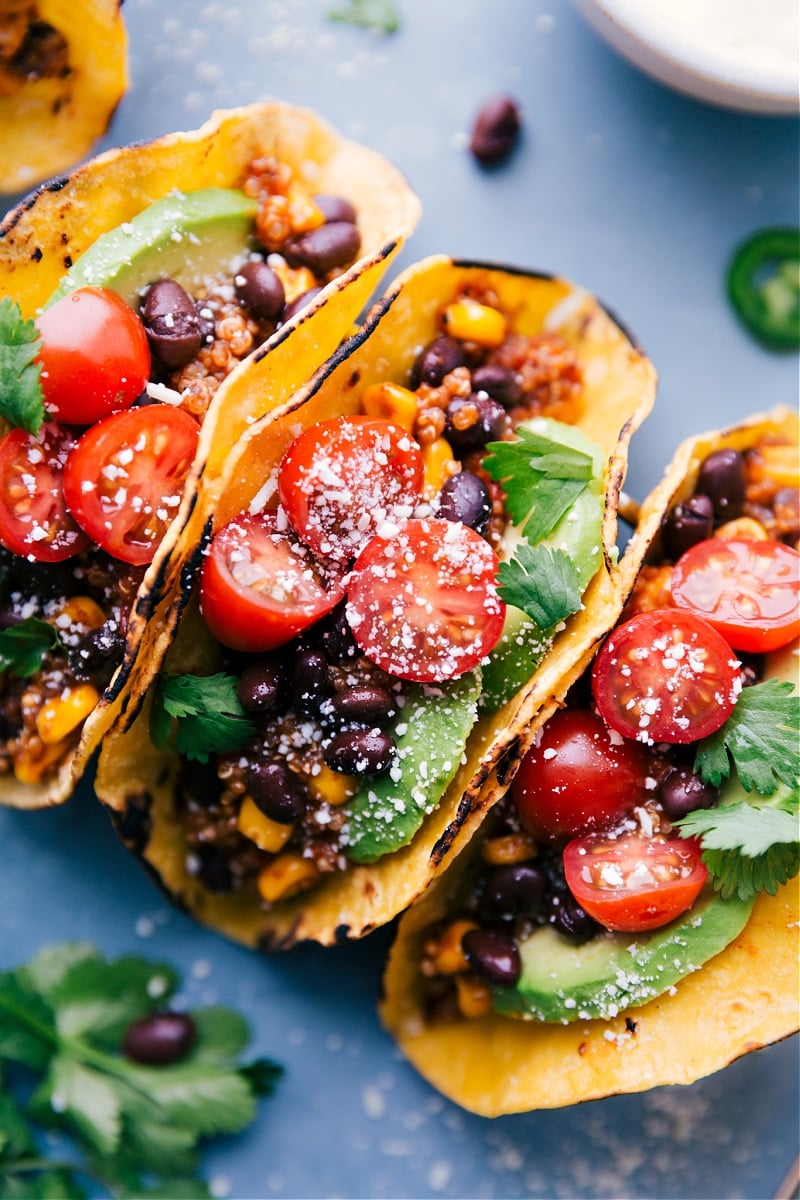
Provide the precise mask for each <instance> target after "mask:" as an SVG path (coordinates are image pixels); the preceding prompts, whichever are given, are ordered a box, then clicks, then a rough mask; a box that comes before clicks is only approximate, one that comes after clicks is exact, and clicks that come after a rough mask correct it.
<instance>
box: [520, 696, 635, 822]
mask: <svg viewBox="0 0 800 1200" xmlns="http://www.w3.org/2000/svg"><path fill="white" fill-rule="evenodd" d="M649 770H650V755H649V753H648V752H647V751H646V750H645V748H644V747H643V746H640V745H639V744H638V742H632V741H630V740H627V741H626V740H624V739H623V738H621V737H620V736H619V734H618V733H616V732H613V731H610V730H609V729H608V727H607V725H606V724H605V722H604V721H602V720H601V719H600V717H597V716H595V714H594V713H591V712H587V711H586V710H584V709H578V708H564V709H561V711H560V712H557V713H555V714H554V716H552V717H551V718H550V720H549V721H547V723H546V724H545V726H544V728H543V730H542V735H541V738H540V740H539V741H538V743H537V744H536V745H535V746H532V747H531V749H530V750H529V751H528V752H527V754H525V756H524V757H523V759H522V762H521V763H520V766H519V770H518V771H517V774H516V776H515V777H514V781H513V783H512V784H511V795H512V797H513V799H514V803H515V804H516V806H517V809H518V811H519V814H520V816H521V817H522V820H523V823H524V824H525V826H526V827H527V828H528V829H529V830H530V831H531V833H533V834H535V835H536V836H537V837H544V838H554V839H555V838H568V837H575V836H576V834H579V833H583V832H584V831H586V830H590V829H604V828H608V827H609V825H612V824H617V823H618V822H619V820H620V818H622V817H624V816H626V815H627V814H628V813H629V812H631V811H632V810H633V809H634V808H635V807H636V806H637V805H638V804H642V803H644V801H645V800H646V799H647V777H648V772H649Z"/></svg>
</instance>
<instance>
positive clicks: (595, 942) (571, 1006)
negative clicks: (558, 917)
mask: <svg viewBox="0 0 800 1200" xmlns="http://www.w3.org/2000/svg"><path fill="white" fill-rule="evenodd" d="M752 907H753V901H752V900H750V901H742V900H739V899H738V898H736V899H731V900H720V899H719V898H718V897H716V896H715V895H714V894H713V893H712V892H711V891H710V890H709V892H708V893H706V894H705V895H704V896H702V897H701V898H700V900H698V902H697V903H696V904H695V905H694V906H693V907H692V909H691V910H690V911H689V912H688V913H686V914H684V916H682V917H680V918H678V919H677V920H675V921H672V922H671V923H670V924H669V925H665V926H664V927H663V928H661V929H657V930H654V931H653V932H652V933H649V934H625V933H606V934H604V935H601V936H598V937H595V938H593V939H592V941H591V942H588V943H586V944H585V945H583V946H573V945H571V944H570V943H569V942H567V940H566V939H565V938H563V937H562V936H561V935H560V934H558V933H556V932H555V930H554V929H553V928H552V927H551V926H549V925H543V926H542V927H541V928H540V929H537V930H536V932H535V933H533V934H532V935H531V936H530V937H529V938H527V940H526V941H525V942H524V943H523V945H522V947H521V955H522V975H521V976H520V979H519V981H518V982H517V983H516V984H515V985H514V987H513V988H510V987H506V988H501V987H497V988H494V989H493V1004H494V1008H495V1009H496V1011H497V1012H500V1013H503V1015H504V1016H508V1017H522V1018H524V1019H527V1020H535V1021H550V1022H560V1023H562V1024H566V1023H568V1022H570V1021H583V1020H592V1019H594V1018H597V1017H599V1018H601V1019H605V1020H608V1019H610V1018H611V1017H615V1016H617V1014H618V1013H620V1012H623V1011H624V1010H625V1009H626V1008H631V1007H633V1006H635V1005H638V1004H645V1003H646V1002H647V1001H648V1000H652V998H653V997H654V996H659V995H661V993H662V992H666V991H668V990H669V989H670V988H671V987H674V985H675V984H676V983H678V981H679V980H681V979H682V978H683V977H684V976H685V975H688V974H689V973H690V972H691V971H696V970H697V968H698V967H700V966H702V964H703V963H704V962H707V961H708V959H710V958H713V957H714V955H715V954H719V953H720V951H721V950H724V949H725V947H726V946H727V945H729V943H730V942H732V941H733V939H734V938H735V937H738V935H739V934H740V933H741V931H742V930H743V929H744V927H745V925H746V924H747V921H748V919H749V917H750V912H751V910H752Z"/></svg>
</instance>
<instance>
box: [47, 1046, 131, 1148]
mask: <svg viewBox="0 0 800 1200" xmlns="http://www.w3.org/2000/svg"><path fill="white" fill-rule="evenodd" d="M29 1110H30V1112H31V1114H32V1115H33V1116H34V1117H36V1119H37V1120H39V1121H41V1122H42V1123H43V1124H49V1123H54V1124H55V1123H57V1124H61V1122H64V1123H66V1124H69V1125H70V1126H71V1127H72V1128H74V1129H75V1131H76V1132H77V1133H78V1134H79V1136H80V1137H81V1138H83V1139H84V1140H85V1141H86V1142H87V1144H88V1145H89V1146H90V1147H91V1148H92V1149H94V1150H96V1151H97V1152H98V1153H99V1154H101V1155H104V1156H105V1155H111V1154H113V1153H114V1152H115V1150H116V1149H117V1147H118V1145H119V1139H120V1134H121V1131H122V1125H121V1114H120V1104H119V1100H118V1098H117V1094H116V1089H115V1087H114V1084H113V1082H112V1080H110V1079H108V1078H106V1076H105V1075H103V1074H102V1072H101V1071H99V1070H96V1069H95V1068H94V1067H91V1066H86V1065H85V1064H84V1063H82V1062H80V1061H79V1060H78V1058H77V1057H75V1055H74V1054H73V1052H72V1051H71V1050H64V1051H63V1052H61V1053H58V1054H56V1055H55V1057H54V1058H53V1060H52V1062H51V1063H50V1070H49V1072H48V1074H47V1075H46V1076H45V1078H44V1080H43V1081H42V1083H41V1085H40V1086H39V1087H38V1088H37V1090H36V1091H35V1092H34V1094H33V1096H32V1097H31V1100H30V1104H29Z"/></svg>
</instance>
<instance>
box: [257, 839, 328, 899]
mask: <svg viewBox="0 0 800 1200" xmlns="http://www.w3.org/2000/svg"><path fill="white" fill-rule="evenodd" d="M318 879H319V871H318V870H317V868H316V866H315V865H314V863H313V862H312V861H311V859H309V858H302V857H301V856H300V855H299V854H293V853H292V852H291V851H290V850H284V852H283V854H280V855H279V856H278V857H277V858H276V859H274V861H273V862H271V863H269V864H268V866H266V867H264V869H263V870H262V871H260V872H259V876H258V880H257V884H258V890H259V892H260V893H261V898H262V900H266V902H267V904H274V903H275V902H276V901H277V900H287V899H288V898H289V897H290V896H294V895H296V894H297V893H298V892H303V891H305V890H306V889H307V888H310V887H313V886H314V884H315V883H316V882H317V880H318Z"/></svg>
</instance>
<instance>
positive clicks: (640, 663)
mask: <svg viewBox="0 0 800 1200" xmlns="http://www.w3.org/2000/svg"><path fill="white" fill-rule="evenodd" d="M798 528H799V527H798V459H797V417H796V415H795V414H793V413H790V412H789V411H788V410H776V411H775V412H773V413H771V414H769V415H767V416H766V417H758V418H755V419H753V420H751V421H749V422H747V423H745V424H743V425H741V426H738V427H736V428H733V429H729V430H727V431H725V432H723V433H719V434H716V433H714V434H708V435H705V436H702V437H697V438H693V439H691V440H689V441H687V442H685V443H684V444H683V445H682V446H681V447H680V449H679V451H678V453H677V455H676V457H675V459H674V460H673V462H672V465H671V466H670V468H669V469H668V471H667V473H666V476H665V479H664V481H663V483H662V484H661V485H660V486H659V487H658V488H657V489H656V490H655V492H654V493H653V494H652V495H651V497H650V498H649V499H648V500H647V501H646V502H645V504H644V505H643V507H642V510H641V520H640V523H639V526H638V530H637V533H636V535H635V537H634V538H633V539H632V541H631V543H630V545H629V549H628V551H627V553H626V555H625V556H624V558H623V560H622V562H621V565H620V575H621V576H622V578H623V579H624V581H625V586H626V587H627V589H628V590H629V592H630V598H629V600H628V603H627V606H626V609H625V611H624V614H623V618H622V620H621V622H620V623H619V624H618V625H617V626H616V628H615V629H614V630H613V632H612V633H611V634H610V635H609V637H608V638H607V640H606V641H605V643H604V644H603V647H602V649H601V650H600V653H599V655H598V656H597V657H596V658H595V657H594V656H593V655H592V654H586V655H585V656H584V658H583V660H582V661H577V660H576V661H575V663H574V664H573V666H572V667H571V668H570V670H569V671H567V673H566V677H565V679H564V680H562V681H561V685H560V686H561V690H562V692H566V697H565V702H564V704H563V705H562V704H559V705H557V706H556V707H555V708H554V707H553V706H552V705H550V706H545V707H544V708H543V710H542V713H541V714H540V716H539V717H538V718H537V719H536V720H535V721H534V722H532V723H531V725H530V726H529V727H528V730H527V731H526V736H525V738H524V739H523V740H522V741H521V742H520V745H519V750H520V753H519V755H518V758H517V760H516V762H515V764H514V769H513V770H510V771H509V773H508V774H507V776H506V779H505V782H506V783H509V782H510V789H509V791H508V792H507V793H506V794H505V796H504V798H503V799H502V801H500V802H498V803H497V804H496V805H495V806H494V808H493V810H492V812H491V814H490V816H489V818H488V819H487V822H486V824H485V825H484V826H483V828H482V829H481V831H480V833H479V835H478V836H477V837H476V838H475V839H474V840H473V842H472V843H471V844H470V845H469V847H468V848H467V850H466V851H465V853H464V854H463V855H462V856H461V858H460V859H459V860H458V861H457V862H455V863H454V864H453V865H452V867H451V868H450V870H449V871H448V872H447V873H446V874H444V875H443V876H442V877H441V878H440V879H438V880H437V881H436V882H435V883H434V884H433V885H432V887H431V888H430V889H429V891H428V892H427V893H426V894H425V895H424V896H423V897H422V898H421V900H420V901H419V902H418V903H417V904H416V905H414V906H413V907H412V908H411V909H410V910H409V911H408V912H407V913H406V914H405V915H404V916H403V917H402V918H401V920H400V923H399V926H398V931H397V937H396V940H395V942H394V944H393V946H392V949H391V951H390V956H389V960H388V965H387V968H386V972H385V976H384V984H383V986H384V994H383V997H382V1000H381V1003H380V1013H381V1018H382V1020H383V1023H384V1025H385V1026H386V1028H387V1029H388V1030H389V1031H390V1032H391V1033H392V1034H393V1035H394V1037H395V1038H396V1039H397V1042H398V1044H399V1046H400V1048H401V1050H402V1052H403V1054H404V1056H405V1057H406V1058H407V1059H408V1061H410V1062H411V1063H412V1064H413V1065H414V1066H415V1067H416V1069H417V1070H418V1071H419V1072H420V1073H421V1074H422V1075H423V1076H424V1077H425V1078H426V1079H427V1080H428V1081H429V1082H430V1083H432V1084H433V1085H434V1086H435V1087H436V1088H438V1089H439V1090H440V1091H441V1092H443V1093H444V1094H445V1095H446V1096H447V1097H449V1098H450V1099H451V1100H453V1101H455V1102H456V1103H458V1104H460V1105H462V1106H463V1107H464V1108H467V1109H469V1110H470V1111H472V1112H475V1113H479V1114H481V1115H483V1116H498V1115H501V1114H504V1113H512V1112H521V1111H527V1110H530V1109H536V1108H557V1107H560V1106H563V1105H568V1104H574V1103H577V1102H579V1101H583V1100H590V1099H596V1098H599V1097H602V1096H608V1095H613V1094H616V1093H621V1092H638V1091H644V1090H646V1089H649V1088H652V1087H656V1086H658V1085H660V1084H676V1083H691V1082H692V1081H694V1080H696V1079H698V1078H700V1077H701V1076H704V1075H707V1074H710V1073H711V1072H713V1071H715V1070H718V1069H719V1068H721V1067H724V1066H725V1065H727V1064H728V1063H730V1062H732V1061H733V1060H734V1059H736V1058H738V1057H739V1056H740V1055H742V1054H746V1053H748V1052H749V1051H750V1050H754V1049H757V1048H758V1047H760V1046H764V1045H766V1044H768V1043H771V1042H774V1041H777V1040H779V1039H781V1038H784V1037H786V1036H788V1035H789V1034H790V1033H792V1032H794V1031H796V1029H797V1027H798V998H797V921H798V880H797V878H795V877H794V876H796V874H797V870H798V862H799V861H800V858H799V854H800V852H799V851H798V841H797V803H798V795H797V785H798V766H797V739H798V732H797V722H798V704H799V703H800V702H799V701H798V697H797V693H796V687H797V667H798V648H797V646H798V643H797V636H798V632H799V631H800V629H799V625H800V614H799V613H798V606H797V593H798V587H799V586H800V581H799V580H798V566H797V564H798V562H800V557H798V554H797V551H796V550H795V549H793V548H792V545H794V544H796V542H797V538H798ZM789 543H791V545H790V544H789ZM734 580H735V583H736V587H737V589H738V590H739V595H738V596H737V597H735V598H734V599H733V602H731V584H732V582H733V581H734ZM737 602H738V603H737ZM699 614H704V615H699ZM720 631H722V633H721V632H720ZM722 634H724V637H723V636H722ZM730 643H732V644H733V646H735V647H736V650H732V649H731V646H730ZM740 647H742V649H739V648H740ZM681 650H683V651H686V653H685V655H684V667H683V668H682V667H681V665H680V657H681V655H680V652H681ZM793 686H794V689H795V691H794V693H793ZM499 783H500V781H499V780H495V787H496V790H497V789H498V788H499Z"/></svg>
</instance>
